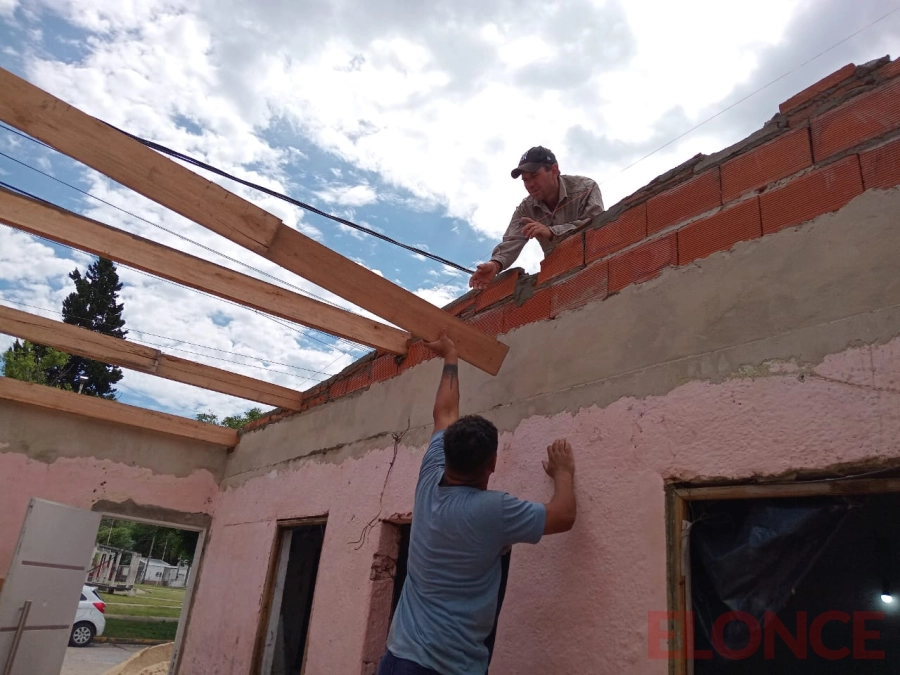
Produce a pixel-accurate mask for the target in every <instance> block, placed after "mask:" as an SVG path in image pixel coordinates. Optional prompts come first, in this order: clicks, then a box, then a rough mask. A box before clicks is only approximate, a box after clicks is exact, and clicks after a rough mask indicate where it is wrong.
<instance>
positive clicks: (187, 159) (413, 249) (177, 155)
mask: <svg viewBox="0 0 900 675" xmlns="http://www.w3.org/2000/svg"><path fill="white" fill-rule="evenodd" d="M104 124H106V125H107V126H108V127H110V128H112V129H115V130H116V131H118V132H119V133H120V134H124V135H125V136H128V137H129V138H131V139H132V140H135V141H137V142H138V143H141V144H142V145H145V146H147V147H148V148H150V149H152V150H156V151H157V152H159V153H162V154H164V155H168V156H169V157H173V158H175V159H180V160H181V161H182V162H185V163H187V164H191V165H193V166H196V167H198V168H201V169H205V170H206V171H209V172H211V173H214V174H216V175H218V176H222V177H223V178H227V179H229V180H232V181H234V182H236V183H240V184H241V185H244V186H246V187H249V188H252V189H254V190H257V191H259V192H263V193H265V194H267V195H269V196H271V197H275V198H276V199H280V200H282V201H285V202H287V203H288V204H292V205H294V206H297V207H299V208H301V209H304V210H305V211H309V212H311V213H315V214H316V215H319V216H322V217H323V218H327V219H329V220H333V221H335V222H337V223H340V224H341V225H346V226H347V227H350V228H352V229H354V230H357V231H359V232H363V233H365V234H368V235H371V236H373V237H375V238H377V239H381V240H382V241H385V242H387V243H389V244H393V245H394V246H399V247H400V248H402V249H405V250H407V251H410V252H412V253H415V254H416V255H421V256H424V257H425V258H429V259H431V260H434V261H436V262H439V263H441V264H443V265H447V266H448V267H452V268H454V269H457V270H459V271H460V272H465V273H466V274H473V273H474V272H473V270H470V269H468V268H466V267H463V266H462V265H459V264H457V263H455V262H453V261H452V260H447V259H446V258H442V257H441V256H439V255H435V254H434V253H431V252H429V251H425V250H424V249H420V248H416V247H415V246H410V245H409V244H404V243H403V242H400V241H397V240H396V239H393V238H391V237H389V236H387V235H385V234H381V232H377V231H375V230H373V229H371V228H368V227H365V226H364V225H359V224H357V223H354V222H353V221H351V220H347V219H346V218H341V217H340V216H335V215H332V214H330V213H328V212H326V211H322V210H321V209H318V208H316V207H315V206H312V205H310V204H306V203H305V202H301V201H300V200H299V199H294V198H293V197H290V196H288V195H286V194H283V193H281V192H277V191H276V190H272V189H270V188H267V187H265V186H263V185H260V184H258V183H253V182H251V181H248V180H245V179H243V178H238V177H237V176H235V175H234V174H231V173H228V172H227V171H225V170H223V169H220V168H218V167H215V166H213V165H212V164H208V163H206V162H204V161H202V160H199V159H196V158H194V157H191V156H190V155H186V154H184V153H182V152H179V151H177V150H173V149H171V148H168V147H166V146H165V145H162V144H161V143H156V142H154V141H150V140H147V139H145V138H141V137H140V136H135V135H134V134H131V133H129V132H127V131H124V130H123V129H119V128H118V127H116V126H114V125H112V124H109V123H108V122H104ZM0 128H5V129H6V130H7V131H10V132H12V133H14V134H16V135H18V136H21V137H22V138H27V139H28V140H31V141H34V142H35V143H39V144H40V145H43V146H44V147H45V148H50V149H51V150H53V149H54V148H52V147H51V146H49V145H47V144H46V143H44V142H43V141H40V140H38V139H36V138H32V137H31V136H29V135H27V134H23V133H21V132H20V131H17V130H15V129H12V128H11V127H7V126H6V125H0ZM110 206H112V205H111V204H110ZM135 217H137V216H135Z"/></svg>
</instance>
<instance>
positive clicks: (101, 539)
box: [97, 518, 134, 551]
mask: <svg viewBox="0 0 900 675" xmlns="http://www.w3.org/2000/svg"><path fill="white" fill-rule="evenodd" d="M129 525H130V523H127V522H121V521H117V520H106V519H105V518H104V519H103V521H102V522H101V523H100V529H99V530H98V532H97V543H98V544H103V545H105V546H112V547H114V548H121V549H125V550H126V551H130V550H132V548H133V547H134V537H133V536H132V534H131V527H129Z"/></svg>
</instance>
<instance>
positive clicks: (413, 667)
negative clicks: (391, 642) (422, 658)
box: [377, 650, 441, 675]
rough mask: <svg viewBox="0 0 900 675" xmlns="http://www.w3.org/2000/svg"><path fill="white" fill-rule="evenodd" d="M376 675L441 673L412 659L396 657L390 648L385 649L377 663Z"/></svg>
mask: <svg viewBox="0 0 900 675" xmlns="http://www.w3.org/2000/svg"><path fill="white" fill-rule="evenodd" d="M377 675H441V674H440V673H439V672H438V671H436V670H432V669H431V668H426V667H425V666H420V665H419V664H418V663H415V662H413V661H407V660H406V659H398V658H397V657H396V656H394V655H393V654H391V652H390V650H385V652H384V656H382V657H381V662H380V663H379V664H378V673H377Z"/></svg>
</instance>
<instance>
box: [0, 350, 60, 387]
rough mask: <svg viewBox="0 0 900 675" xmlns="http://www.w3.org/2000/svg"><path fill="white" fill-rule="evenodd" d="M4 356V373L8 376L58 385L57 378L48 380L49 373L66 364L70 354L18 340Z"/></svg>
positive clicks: (37, 382) (36, 382) (25, 380)
mask: <svg viewBox="0 0 900 675" xmlns="http://www.w3.org/2000/svg"><path fill="white" fill-rule="evenodd" d="M2 358H3V374H4V375H5V376H6V377H11V378H13V379H16V380H22V381H23V382H34V383H35V384H49V385H57V384H58V382H57V381H56V380H54V381H52V382H51V381H48V373H50V372H55V371H58V370H59V369H60V368H62V367H63V366H65V364H66V363H67V362H68V360H69V355H68V354H66V353H64V352H60V351H57V350H55V349H53V348H52V347H44V346H42V345H35V344H32V343H31V342H29V341H28V340H23V341H22V342H21V343H20V342H19V341H18V340H16V341H15V342H13V345H12V347H10V348H9V349H7V350H6V351H5V352H4V353H3V357H2Z"/></svg>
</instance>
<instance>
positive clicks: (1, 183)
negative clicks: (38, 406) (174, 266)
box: [0, 152, 367, 356]
mask: <svg viewBox="0 0 900 675" xmlns="http://www.w3.org/2000/svg"><path fill="white" fill-rule="evenodd" d="M0 155H2V156H3V157H6V158H8V159H12V160H13V161H14V162H17V163H19V164H21V165H23V166H25V167H27V168H29V169H32V170H34V171H37V172H38V173H40V174H43V175H45V176H47V177H49V178H53V179H54V180H56V181H58V182H60V183H62V184H63V185H67V186H68V187H71V188H73V189H75V190H78V191H79V192H84V191H83V190H80V189H79V188H76V187H74V186H72V185H69V184H68V183H65V182H64V181H61V180H59V179H58V178H55V177H54V176H50V175H49V174H45V173H44V172H43V171H41V170H39V169H35V168H34V167H32V166H29V165H28V164H26V163H25V162H21V161H19V160H17V159H15V158H14V157H10V156H9V155H7V154H6V153H4V152H0ZM0 187H4V188H6V189H8V190H12V191H14V192H17V193H19V194H21V195H23V196H25V197H28V198H29V199H34V200H36V201H40V202H42V203H44V204H48V205H50V206H53V207H54V208H61V207H59V206H57V205H56V204H53V203H52V202H50V201H47V200H46V199H42V198H41V197H38V196H37V195H34V194H32V193H30V192H28V191H26V190H23V189H21V188H18V187H16V186H15V185H11V184H9V183H6V182H5V181H2V180H0ZM84 194H88V196H91V197H94V195H90V194H89V193H84ZM94 198H95V199H100V198H99V197H94ZM100 201H103V200H102V199H100ZM104 203H106V204H108V202H104ZM110 206H113V208H119V207H117V206H115V205H113V204H110ZM120 210H121V211H123V212H124V213H127V214H128V215H130V216H133V217H135V218H139V219H141V220H145V221H146V222H148V223H150V224H151V225H154V226H156V227H159V228H160V229H162V230H164V231H166V232H170V230H167V229H166V228H164V227H162V226H160V225H156V224H155V223H152V222H151V221H149V220H146V219H145V218H141V217H140V216H135V215H134V214H131V213H129V212H128V211H125V210H124V209H120ZM13 229H18V228H13ZM19 231H20V232H24V231H23V230H19ZM25 234H29V235H31V236H33V237H37V238H38V239H42V240H44V241H46V242H48V243H51V244H56V245H58V246H63V247H65V248H68V249H69V250H71V251H79V249H76V248H75V247H73V246H69V245H68V244H61V243H59V242H56V241H53V240H52V239H47V238H46V237H42V236H40V235H36V234H33V233H31V232H25ZM172 234H175V235H176V236H180V237H181V238H182V239H185V240H186V241H189V242H190V243H193V244H196V245H197V246H200V247H201V248H204V249H206V250H208V251H210V252H212V253H217V254H218V255H221V256H223V257H224V258H227V259H228V260H232V261H233V262H236V263H238V264H243V263H241V262H240V261H238V260H235V259H233V258H230V257H229V256H227V255H225V254H224V253H219V252H218V251H216V250H215V249H212V248H209V247H207V246H204V245H203V244H198V243H197V242H194V241H192V240H190V239H187V238H186V237H184V236H182V235H178V234H177V233H174V232H172ZM120 264H121V263H120ZM121 266H122V267H125V268H127V269H130V270H132V271H134V272H137V273H139V274H143V275H145V276H148V277H151V278H153V279H162V280H163V281H165V282H167V283H170V284H172V285H174V286H178V287H179V288H186V289H190V290H191V291H195V292H197V293H200V294H202V295H205V296H207V297H210V298H216V299H217V300H221V301H223V302H226V303H228V304H231V305H234V306H236V307H241V308H243V309H247V310H249V311H251V312H254V313H255V314H259V315H260V316H264V317H266V318H267V319H269V320H270V321H274V322H275V323H277V324H279V325H281V326H285V327H287V328H290V329H292V330H294V331H296V332H298V333H300V334H301V335H303V336H304V337H306V338H309V339H310V340H315V341H316V342H319V343H321V344H323V345H325V346H327V347H333V348H335V349H338V351H341V352H342V353H344V354H347V355H348V356H350V354H349V352H346V351H344V350H342V349H340V348H339V347H337V345H333V344H331V343H328V342H325V341H324V340H321V339H319V338H317V337H315V336H314V335H312V334H310V333H309V332H304V330H301V329H299V328H297V327H296V326H293V325H291V324H289V323H287V322H283V321H280V320H279V319H277V318H276V317H273V316H271V315H269V314H265V313H264V312H261V311H259V310H257V309H254V308H251V307H245V306H244V305H241V304H240V303H237V302H234V301H232V300H228V299H226V298H220V297H218V296H214V295H212V294H210V293H207V292H205V291H202V290H199V289H194V288H190V287H189V286H185V285H183V284H180V283H178V282H176V281H172V280H171V279H165V278H163V277H155V276H153V275H151V274H148V273H147V272H144V271H143V270H139V269H135V268H133V267H129V266H128V265H121ZM244 266H245V267H248V268H249V269H253V270H254V271H258V272H260V273H261V274H266V275H267V276H270V277H271V276H272V275H269V274H267V273H265V272H262V271H261V270H256V268H254V267H250V266H249V265H244ZM272 278H275V279H276V280H278V281H281V280H280V279H277V277H272ZM283 283H287V282H283ZM288 285H290V284H288ZM294 288H298V287H296V286H295V287H294ZM298 290H300V291H302V289H299V288H298ZM323 301H324V300H323ZM328 304H330V305H332V306H334V307H338V305H334V304H333V303H328ZM338 308H339V309H342V308H340V307H338ZM345 311H346V310H345ZM357 316H359V315H357ZM306 331H316V332H319V333H322V334H323V335H328V336H329V337H331V338H333V339H334V340H336V341H339V342H343V343H345V344H347V345H349V346H350V348H351V349H360V348H362V349H367V347H365V346H363V345H359V344H357V343H355V342H352V341H351V340H348V339H346V338H343V337H339V336H332V335H330V334H328V333H325V332H324V331H319V330H317V329H314V328H307V329H306Z"/></svg>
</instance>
